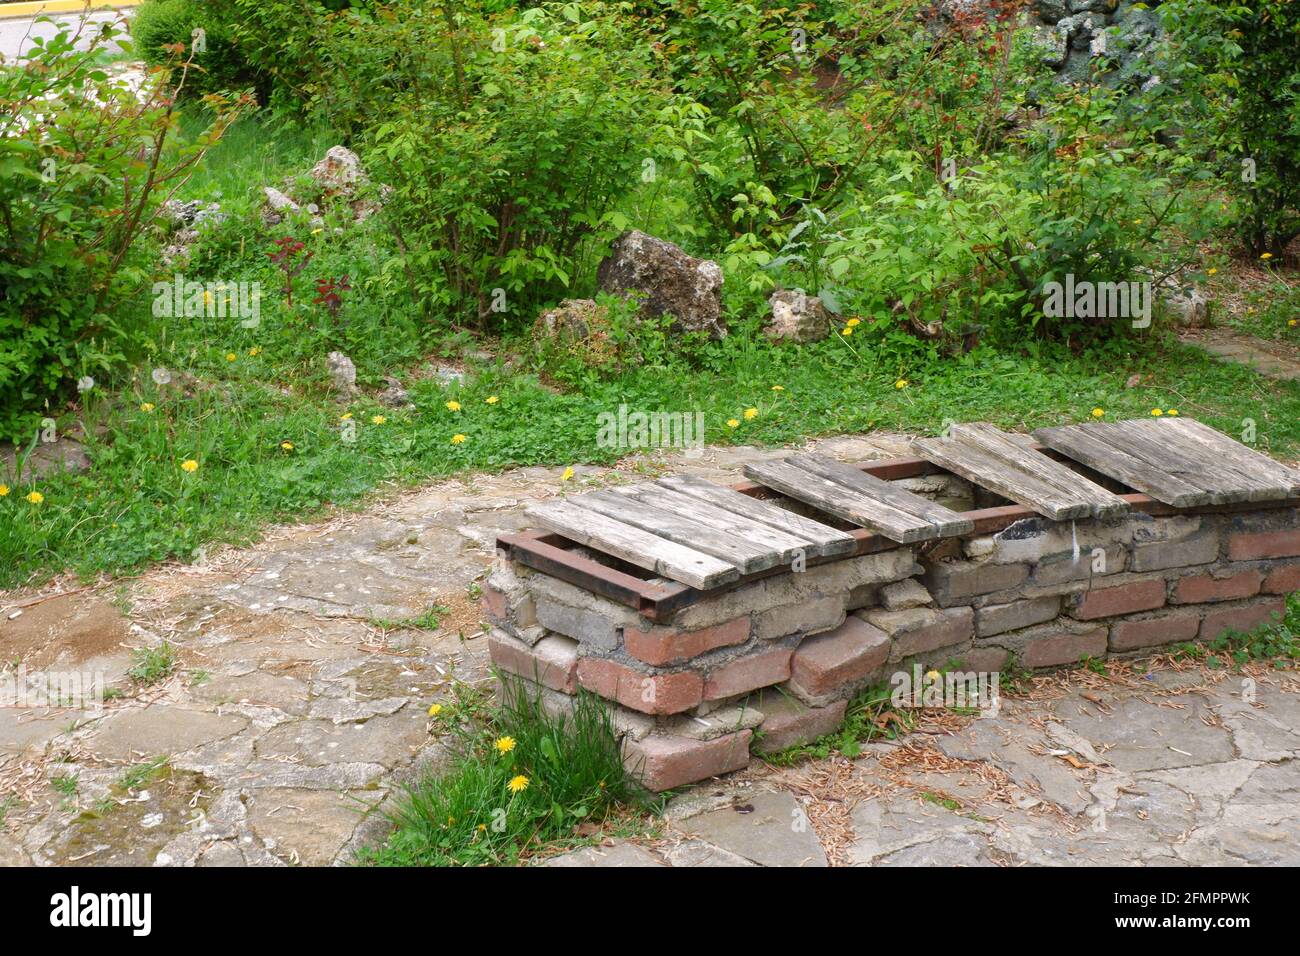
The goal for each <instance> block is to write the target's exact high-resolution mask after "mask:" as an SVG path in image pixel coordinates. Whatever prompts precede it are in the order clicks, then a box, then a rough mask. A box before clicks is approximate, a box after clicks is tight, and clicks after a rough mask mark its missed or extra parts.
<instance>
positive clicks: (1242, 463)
mask: <svg viewBox="0 0 1300 956" xmlns="http://www.w3.org/2000/svg"><path fill="white" fill-rule="evenodd" d="M1132 424H1133V425H1134V426H1135V427H1137V428H1138V429H1139V430H1143V431H1145V432H1146V433H1147V434H1148V435H1150V436H1151V437H1152V439H1153V440H1155V441H1162V442H1164V443H1166V444H1167V445H1169V446H1170V447H1171V448H1173V449H1175V450H1176V451H1177V452H1178V453H1180V454H1182V455H1183V457H1184V459H1185V460H1186V461H1187V462H1188V464H1189V466H1191V467H1196V468H1203V469H1207V470H1211V469H1214V470H1216V471H1217V474H1219V475H1221V476H1223V477H1224V478H1225V479H1227V480H1232V481H1236V482H1237V483H1238V484H1239V485H1240V487H1241V488H1243V489H1245V490H1246V491H1247V494H1248V498H1247V500H1249V501H1276V500H1278V499H1281V498H1290V497H1291V496H1292V495H1293V494H1295V493H1296V492H1297V490H1300V475H1297V474H1296V473H1295V472H1293V471H1291V470H1290V469H1289V468H1286V467H1285V466H1284V465H1281V464H1278V463H1277V462H1275V461H1273V460H1272V459H1271V458H1269V457H1267V456H1265V455H1261V454H1260V453H1259V452H1257V451H1254V450H1252V449H1250V448H1247V447H1246V446H1245V445H1243V444H1241V443H1240V442H1237V441H1234V440H1232V439H1231V438H1229V437H1228V436H1227V435H1224V434H1222V433H1220V432H1217V431H1215V430H1214V429H1213V428H1211V427H1210V426H1208V425H1203V424H1202V423H1200V422H1198V421H1196V420H1195V419H1190V418H1183V417H1182V416H1179V417H1177V418H1150V419H1146V420H1142V421H1138V422H1133V423H1132Z"/></svg>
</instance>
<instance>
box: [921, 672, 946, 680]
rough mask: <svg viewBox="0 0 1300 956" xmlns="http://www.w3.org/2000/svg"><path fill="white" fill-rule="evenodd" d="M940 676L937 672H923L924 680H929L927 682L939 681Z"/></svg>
mask: <svg viewBox="0 0 1300 956" xmlns="http://www.w3.org/2000/svg"><path fill="white" fill-rule="evenodd" d="M942 676H943V675H942V674H940V673H939V672H938V671H926V672H925V679H926V680H929V681H936V680H938V679H939V678H940V677H942Z"/></svg>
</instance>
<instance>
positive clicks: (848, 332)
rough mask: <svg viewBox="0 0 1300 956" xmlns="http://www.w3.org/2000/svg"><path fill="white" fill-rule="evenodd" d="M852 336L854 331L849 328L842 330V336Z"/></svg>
mask: <svg viewBox="0 0 1300 956" xmlns="http://www.w3.org/2000/svg"><path fill="white" fill-rule="evenodd" d="M852 334H853V329H851V328H849V327H847V326H846V327H845V328H842V329H840V335H852Z"/></svg>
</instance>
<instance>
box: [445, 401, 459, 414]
mask: <svg viewBox="0 0 1300 956" xmlns="http://www.w3.org/2000/svg"><path fill="white" fill-rule="evenodd" d="M447 411H449V412H458V411H460V402H458V401H456V400H455V399H454V398H453V399H452V400H451V401H450V402H448V403H447Z"/></svg>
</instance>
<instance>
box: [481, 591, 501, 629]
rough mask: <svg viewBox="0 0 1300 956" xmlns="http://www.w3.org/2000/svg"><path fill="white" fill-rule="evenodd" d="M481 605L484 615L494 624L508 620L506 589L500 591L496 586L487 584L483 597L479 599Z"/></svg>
mask: <svg viewBox="0 0 1300 956" xmlns="http://www.w3.org/2000/svg"><path fill="white" fill-rule="evenodd" d="M479 607H480V608H482V610H483V614H484V616H486V617H487V619H488V620H489V621H491V622H492V623H493V624H500V623H502V622H503V621H505V620H506V595H505V592H504V591H498V590H497V589H496V588H494V587H490V586H485V587H484V588H483V597H482V599H481V600H480V601H479Z"/></svg>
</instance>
